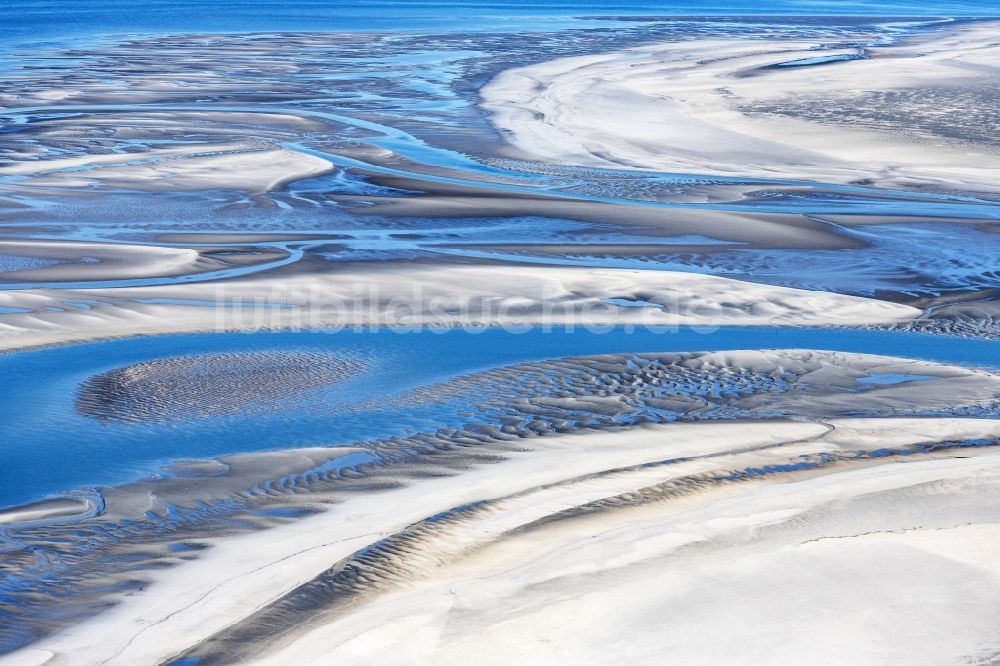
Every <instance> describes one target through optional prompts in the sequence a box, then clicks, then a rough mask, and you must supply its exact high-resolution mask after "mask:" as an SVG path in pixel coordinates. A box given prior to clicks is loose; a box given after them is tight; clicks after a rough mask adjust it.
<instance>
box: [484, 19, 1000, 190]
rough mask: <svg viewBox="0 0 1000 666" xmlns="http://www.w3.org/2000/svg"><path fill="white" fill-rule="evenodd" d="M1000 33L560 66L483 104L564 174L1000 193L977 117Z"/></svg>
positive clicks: (751, 44) (508, 79)
mask: <svg viewBox="0 0 1000 666" xmlns="http://www.w3.org/2000/svg"><path fill="white" fill-rule="evenodd" d="M996 29H997V27H996V24H995V23H979V24H975V25H971V26H969V25H965V26H962V27H959V28H956V29H952V30H941V31H937V32H931V33H927V34H925V35H924V36H922V37H920V38H916V39H913V40H911V41H910V42H905V43H902V44H897V45H893V46H870V47H868V48H861V47H859V46H857V45H856V44H857V43H856V42H850V41H848V40H841V41H840V42H839V43H838V42H837V41H813V40H801V39H799V40H773V39H772V40H744V39H731V40H726V39H711V40H696V41H679V42H672V43H666V44H660V45H656V46H649V47H638V48H633V49H628V50H625V51H619V52H615V53H607V54H597V55H588V56H580V57H571V58H562V59H557V60H552V61H549V62H545V63H541V64H538V65H532V66H528V67H523V68H519V69H513V70H508V71H505V72H503V73H501V74H500V75H499V76H497V77H496V78H495V79H494V80H493V81H491V82H490V83H489V84H487V85H486V86H484V87H483V89H482V104H483V106H484V108H486V109H487V110H488V111H490V112H492V114H493V121H494V123H495V124H496V126H497V127H498V128H500V129H501V130H502V131H503V132H504V133H505V135H506V136H507V138H508V139H509V141H511V142H512V143H513V145H514V146H516V147H517V148H519V149H521V150H523V151H525V152H526V153H527V154H530V155H534V156H537V157H538V158H541V159H544V160H546V161H550V162H555V163H559V164H577V165H582V166H588V165H589V166H604V167H608V166H614V167H623V166H624V167H641V168H647V169H658V170H663V171H674V172H690V173H701V174H717V175H729V176H763V177H778V178H797V179H803V178H807V179H813V180H817V181H825V182H835V183H850V182H855V181H864V182H865V183H866V184H874V185H879V186H888V187H897V188H906V187H910V188H920V187H929V188H937V189H945V190H951V189H958V190H963V189H970V190H983V191H991V192H995V191H997V186H996V183H997V167H996V165H997V163H998V159H1000V145H998V144H997V142H996V140H995V139H996V137H995V135H994V136H992V137H990V136H986V137H983V138H980V134H981V133H980V132H979V131H978V130H979V129H980V128H981V126H982V124H983V123H984V122H985V123H986V126H989V125H990V124H992V125H994V126H995V124H996V120H995V119H992V120H991V119H987V118H979V117H978V116H977V115H976V113H979V111H977V110H982V113H988V112H989V109H995V107H996V99H995V96H991V95H992V93H988V94H987V95H986V97H987V98H988V99H987V98H984V99H978V98H974V97H975V95H977V94H978V91H985V90H990V91H992V90H995V89H996V88H997V85H996V83H997V80H998V78H1000V70H998V69H997V68H996V66H995V64H996V62H997V61H998V59H1000V45H998V44H997V42H996V38H995V35H996ZM837 46H840V47H841V48H839V49H837V48H834V47H837ZM833 56H839V57H841V58H842V59H840V60H838V59H837V58H836V57H834V58H833V59H832V60H831V59H830V58H831V57H833ZM810 58H813V59H819V62H817V63H812V62H811V61H810V60H809V59H810ZM790 65H791V66H790ZM991 82H992V83H991ZM977 118H978V120H977ZM966 119H967V120H966ZM966 125H968V127H966ZM962 137H964V139H963V138H962Z"/></svg>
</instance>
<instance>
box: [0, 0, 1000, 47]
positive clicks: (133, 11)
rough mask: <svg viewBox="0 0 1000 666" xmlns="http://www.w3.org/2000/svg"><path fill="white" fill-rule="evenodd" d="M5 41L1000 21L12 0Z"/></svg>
mask: <svg viewBox="0 0 1000 666" xmlns="http://www.w3.org/2000/svg"><path fill="white" fill-rule="evenodd" d="M5 8H6V11H5V12H4V14H5V15H4V20H3V25H2V26H0V43H7V44H10V43H21V44H30V43H35V44H40V43H43V42H46V41H50V42H53V43H58V42H59V40H62V39H65V38H69V37H76V38H85V39H89V38H93V37H95V36H99V35H112V34H153V33H167V32H256V31H270V30H293V31H299V30H316V31H360V32H386V31H410V32H417V31H423V32H442V31H449V32H485V31H489V32H495V31H502V30H509V31H517V30H531V31H537V30H562V29H565V28H568V27H580V26H581V25H584V24H586V23H588V22H587V21H586V17H591V16H599V17H613V16H715V15H719V16H727V15H729V16H739V15H812V16H824V15H830V16H956V17H959V16H962V17H970V16H972V17H978V16H996V15H997V14H998V12H1000V10H998V8H997V5H996V3H994V2H987V1H984V0H946V1H944V2H935V3H927V2H913V1H912V0H871V1H868V0H860V1H859V0H853V1H845V2H836V1H833V0H821V1H803V0H773V1H771V2H767V3H760V2H753V1H748V0H741V1H738V2H728V1H721V0H706V1H704V2H692V1H691V0H687V1H685V2H677V1H670V0H668V1H665V2H620V1H619V2H614V1H612V2H571V1H566V0H536V1H533V2H465V1H461V2H459V1H455V0H442V1H433V2H426V1H413V0H394V1H390V2H387V1H384V0H383V1H377V0H376V1H372V0H351V1H347V0H305V1H304V0H296V1H294V2H270V1H261V0H255V1H251V2H244V1H240V0H206V1H202V0H198V1H197V2H191V1H187V2H183V1H178V0H73V1H69V0H10V1H9V2H7V3H5Z"/></svg>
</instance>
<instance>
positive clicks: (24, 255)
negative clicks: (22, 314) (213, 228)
mask: <svg viewBox="0 0 1000 666" xmlns="http://www.w3.org/2000/svg"><path fill="white" fill-rule="evenodd" d="M257 260H258V261H260V259H259V258H258V259H257ZM4 261H7V262H9V263H13V265H14V268H15V269H14V270H0V280H2V281H0V288H3V285H4V283H11V282H13V283H40V282H84V281H100V280H129V279H136V278H139V279H141V278H151V277H170V276H180V275H193V274H198V273H205V272H209V271H216V270H221V269H224V268H226V267H227V264H226V263H223V262H222V261H220V260H218V259H215V258H213V257H211V256H208V254H207V253H204V252H202V251H199V250H196V249H192V248H178V247H162V246H155V245H135V244H127V243H88V242H80V241H38V240H10V241H7V240H4V241H0V267H2V266H3V265H4ZM21 264H24V265H23V266H22V265H21Z"/></svg>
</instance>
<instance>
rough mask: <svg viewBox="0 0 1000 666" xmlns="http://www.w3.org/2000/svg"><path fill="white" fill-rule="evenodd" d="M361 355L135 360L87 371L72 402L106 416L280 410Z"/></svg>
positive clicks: (341, 374)
mask: <svg viewBox="0 0 1000 666" xmlns="http://www.w3.org/2000/svg"><path fill="white" fill-rule="evenodd" d="M364 367H365V364H364V362H363V361H357V360H353V359H341V358H337V357H336V356H333V355H332V354H317V353H313V352H298V353H296V352H284V353H282V352H265V353H256V354H246V353H243V354H215V355H202V356H185V357H179V358H170V359H164V360H159V361H149V362H146V363H138V364H136V365H131V366H128V367H125V368H118V369H116V370H112V371H110V372H105V373H103V374H100V375H97V376H95V377H91V378H90V379H88V380H87V381H86V382H84V383H83V385H82V386H81V388H80V393H79V395H78V396H77V400H76V408H77V409H78V410H79V411H80V412H81V413H83V414H85V415H87V416H93V417H95V418H99V419H102V420H106V421H125V422H130V421H185V420H188V419H199V418H210V417H214V416H219V415H220V414H226V413H235V412H241V411H244V410H247V409H253V408H255V407H256V408H257V409H266V410H269V411H272V410H280V409H281V407H282V405H281V401H282V400H286V399H288V398H289V397H291V396H294V395H295V394H297V393H300V392H302V391H307V390H309V389H312V388H317V387H321V386H330V385H332V384H336V383H337V382H338V381H340V380H342V379H345V378H347V377H350V376H352V375H353V374H355V373H356V372H358V371H360V370H362V369H363V368H364Z"/></svg>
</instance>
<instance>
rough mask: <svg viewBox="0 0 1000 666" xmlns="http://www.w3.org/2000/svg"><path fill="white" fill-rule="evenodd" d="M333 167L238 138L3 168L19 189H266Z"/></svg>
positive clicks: (0, 170) (17, 163)
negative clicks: (218, 142) (14, 179)
mask: <svg viewBox="0 0 1000 666" xmlns="http://www.w3.org/2000/svg"><path fill="white" fill-rule="evenodd" d="M332 170H333V166H332V165H331V164H330V163H329V162H328V161H326V160H324V159H321V158H319V157H315V156H313V155H307V154H305V153H299V152H295V151H291V150H288V149H286V148H281V147H276V146H273V145H270V144H267V143H263V142H256V143H254V142H241V143H235V142H234V143H223V144H195V145H190V146H185V145H178V146H167V147H157V148H145V149H144V150H142V151H141V152H119V153H107V154H88V155H81V156H76V157H58V158H52V157H41V158H36V159H32V160H21V161H13V162H10V163H8V164H6V165H3V166H0V177H3V176H17V177H18V178H17V180H16V181H12V182H14V183H15V184H16V186H17V187H19V188H31V187H41V188H52V187H57V188H86V187H91V186H95V185H100V186H102V187H119V188H126V189H135V190H151V191H169V190H182V191H189V190H215V189H237V190H246V191H249V192H251V193H262V192H268V191H271V190H275V189H278V188H280V187H281V186H282V185H284V184H285V183H288V182H291V181H294V180H300V179H302V178H310V177H313V176H318V175H320V174H323V173H329V172H330V171H332Z"/></svg>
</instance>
